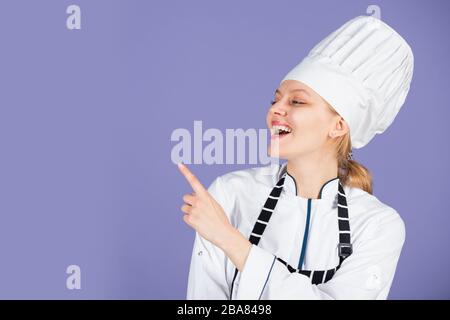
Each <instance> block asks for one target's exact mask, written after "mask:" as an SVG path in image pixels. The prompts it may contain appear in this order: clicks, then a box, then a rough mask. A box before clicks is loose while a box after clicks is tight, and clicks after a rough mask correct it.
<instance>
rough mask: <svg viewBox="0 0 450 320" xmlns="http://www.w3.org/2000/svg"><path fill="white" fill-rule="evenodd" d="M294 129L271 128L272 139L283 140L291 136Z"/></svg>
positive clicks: (277, 126)
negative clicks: (282, 138)
mask: <svg viewBox="0 0 450 320" xmlns="http://www.w3.org/2000/svg"><path fill="white" fill-rule="evenodd" d="M291 132H292V129H291V128H289V127H287V126H280V125H274V126H272V128H270V133H271V135H272V138H281V137H285V136H287V135H289V134H291Z"/></svg>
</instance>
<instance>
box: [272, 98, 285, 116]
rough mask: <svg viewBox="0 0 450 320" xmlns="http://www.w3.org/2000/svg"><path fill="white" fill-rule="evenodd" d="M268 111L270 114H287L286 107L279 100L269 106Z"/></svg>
mask: <svg viewBox="0 0 450 320" xmlns="http://www.w3.org/2000/svg"><path fill="white" fill-rule="evenodd" d="M270 112H271V113H272V115H280V116H285V115H287V111H286V107H285V106H284V104H283V103H281V101H278V102H277V103H274V104H273V105H272V106H271V108H270Z"/></svg>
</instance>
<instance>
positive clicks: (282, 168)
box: [277, 162, 339, 200]
mask: <svg viewBox="0 0 450 320" xmlns="http://www.w3.org/2000/svg"><path fill="white" fill-rule="evenodd" d="M284 173H286V176H285V179H284V187H283V190H284V192H286V193H287V194H291V195H294V196H297V197H299V198H302V197H300V196H299V195H298V193H297V186H296V183H295V179H294V177H293V176H291V175H290V174H289V173H288V172H287V162H285V163H283V164H280V165H279V170H278V174H277V181H278V180H279V179H280V178H281V176H282V175H283V174H284ZM338 183H339V177H335V178H333V179H330V180H328V181H327V182H325V183H324V184H323V185H322V187H321V189H320V193H319V198H318V199H313V200H321V199H334V198H335V197H336V195H337V191H338ZM302 199H303V198H302ZM304 199H306V198H304Z"/></svg>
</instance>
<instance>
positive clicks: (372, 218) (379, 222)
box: [344, 186, 406, 242]
mask: <svg viewBox="0 0 450 320" xmlns="http://www.w3.org/2000/svg"><path fill="white" fill-rule="evenodd" d="M344 190H345V192H346V195H347V206H348V212H349V217H350V219H351V220H352V222H353V224H357V225H358V226H361V227H362V228H363V229H367V230H369V229H370V230H372V234H373V235H375V234H378V235H380V234H385V233H388V234H393V235H395V237H396V238H397V239H398V241H401V242H403V241H404V239H405V233H406V232H405V222H404V220H403V218H402V216H401V215H400V214H399V212H398V211H397V210H396V209H394V208H393V207H392V206H390V205H389V204H387V203H385V202H383V201H381V200H380V199H379V198H378V197H377V196H376V195H374V194H371V193H369V192H366V191H365V190H362V189H360V188H356V187H348V186H345V187H344Z"/></svg>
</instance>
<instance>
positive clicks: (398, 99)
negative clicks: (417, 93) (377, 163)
mask: <svg viewBox="0 0 450 320" xmlns="http://www.w3.org/2000/svg"><path fill="white" fill-rule="evenodd" d="M413 65H414V57H413V53H412V50H411V48H410V46H409V45H408V43H407V42H406V41H405V39H403V38H402V37H401V36H400V35H399V34H398V33H397V32H396V31H395V30H394V29H392V27H390V26H389V25H387V24H386V23H385V22H383V21H381V20H380V19H377V18H375V17H372V16H359V17H356V18H353V19H351V20H349V21H347V22H346V23H345V24H344V25H342V26H341V27H340V28H339V29H337V30H336V31H334V32H332V33H331V34H330V35H328V36H327V37H326V38H325V39H323V40H322V41H320V42H319V43H318V44H317V45H316V46H314V48H313V49H312V50H311V51H310V52H309V53H308V55H307V56H306V57H305V58H304V59H303V60H302V61H301V62H300V63H299V64H297V65H296V66H295V67H294V68H293V69H292V70H291V71H289V72H288V73H287V74H286V76H285V77H284V78H283V79H282V80H281V82H283V81H284V80H287V79H290V80H298V81H301V82H303V83H305V84H306V85H308V86H309V87H311V88H312V89H313V90H314V91H316V92H317V93H318V94H319V95H320V96H321V97H322V98H324V99H325V100H326V101H327V102H328V103H329V104H330V105H331V106H332V107H333V108H334V109H335V110H336V111H337V112H338V113H339V114H340V115H341V116H342V117H343V118H344V120H345V121H346V122H347V124H348V126H349V128H350V137H351V143H352V147H354V148H356V149H358V148H361V147H363V146H365V145H366V144H367V143H368V142H369V141H370V140H371V139H372V138H373V137H374V136H375V134H379V133H383V132H384V131H385V130H386V129H387V127H388V126H389V125H390V124H391V123H392V121H393V120H394V118H395V116H396V115H397V113H398V112H399V110H400V108H401V106H402V105H403V103H404V101H405V99H406V95H407V94H408V91H409V87H410V83H411V79H412V75H413ZM281 82H280V83H281Z"/></svg>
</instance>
